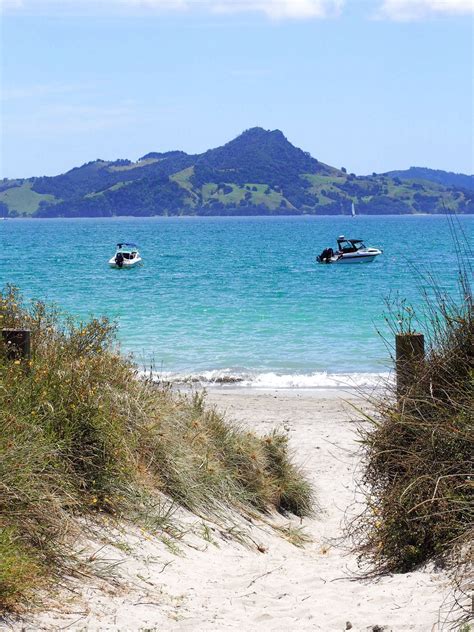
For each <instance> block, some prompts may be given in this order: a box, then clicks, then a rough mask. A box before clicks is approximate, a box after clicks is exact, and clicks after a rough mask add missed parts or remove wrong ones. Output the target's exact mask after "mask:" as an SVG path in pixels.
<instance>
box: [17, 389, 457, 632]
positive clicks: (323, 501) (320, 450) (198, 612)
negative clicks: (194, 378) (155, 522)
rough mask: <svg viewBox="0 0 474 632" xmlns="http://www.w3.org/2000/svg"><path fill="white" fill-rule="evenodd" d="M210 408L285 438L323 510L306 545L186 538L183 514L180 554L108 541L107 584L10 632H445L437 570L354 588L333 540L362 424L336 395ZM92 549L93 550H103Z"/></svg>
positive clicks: (233, 398) (309, 523)
mask: <svg viewBox="0 0 474 632" xmlns="http://www.w3.org/2000/svg"><path fill="white" fill-rule="evenodd" d="M342 397H344V398H345V399H350V398H349V397H348V396H347V395H346V396H344V395H342ZM208 401H209V402H210V403H213V404H215V405H217V406H218V407H219V408H220V409H224V410H226V411H227V413H228V417H229V418H231V419H235V420H237V421H240V422H243V423H245V424H246V425H248V426H249V427H250V428H253V429H255V430H257V432H260V433H266V432H268V431H270V430H271V429H272V428H275V427H278V428H285V429H286V430H287V431H288V432H289V436H290V445H291V447H292V449H293V451H294V454H295V459H296V460H297V461H298V462H299V463H300V464H301V465H302V466H303V467H304V469H305V471H306V473H307V475H308V476H309V478H310V480H311V481H312V482H313V484H314V485H315V487H316V491H317V495H318V499H319V503H320V505H321V510H322V511H321V513H320V514H319V516H318V517H316V518H315V519H311V520H304V521H303V522H302V523H301V524H302V526H303V527H304V529H305V532H306V534H307V535H308V536H310V537H311V539H312V541H311V542H309V543H308V544H306V545H305V547H304V548H297V547H295V546H294V545H292V544H290V543H289V542H288V541H286V540H285V539H283V538H281V537H279V536H278V535H276V534H275V532H274V530H272V529H271V528H270V527H268V526H267V525H265V524H258V523H254V524H249V523H245V524H241V525H240V527H239V528H241V529H243V530H247V531H248V534H249V535H250V537H251V539H250V540H249V539H248V540H247V541H248V542H250V546H244V545H243V544H242V543H239V542H236V541H233V540H231V539H229V538H228V536H227V535H226V533H225V531H224V530H222V529H219V528H218V527H217V526H216V525H208V528H207V529H206V531H205V533H206V536H207V540H210V541H206V540H205V539H202V538H200V537H197V535H193V533H192V532H191V531H194V532H195V533H196V532H201V533H203V534H204V527H203V523H202V521H200V520H198V519H196V518H191V517H190V516H189V515H185V514H184V512H181V514H180V515H182V517H183V520H184V521H187V524H188V525H189V528H190V532H189V534H188V535H187V536H186V538H185V542H187V544H184V543H182V544H181V545H180V548H181V554H180V555H177V554H175V553H173V552H172V551H170V550H169V549H168V548H166V546H165V545H164V544H163V543H162V542H161V541H160V540H158V539H156V538H151V539H144V538H143V536H142V534H141V533H139V532H138V531H137V530H135V529H127V532H126V533H124V534H123V535H122V536H121V541H122V545H121V547H120V548H117V547H115V546H111V545H110V544H109V545H106V546H105V547H104V548H102V549H101V550H100V551H98V552H97V558H98V559H99V560H100V564H102V565H103V567H104V573H105V575H106V576H109V575H110V572H111V570H112V569H110V568H109V567H107V564H111V565H113V572H114V577H115V578H114V580H113V581H112V582H110V581H101V580H96V579H90V578H84V581H83V582H79V581H77V580H72V582H71V583H70V584H68V586H67V587H66V588H64V589H63V590H62V591H61V593H60V594H58V595H57V598H56V599H55V600H54V601H53V602H51V604H50V608H49V609H48V611H46V612H44V611H43V612H36V613H33V614H31V615H30V616H29V617H28V618H27V619H24V620H23V621H21V622H16V623H14V624H13V627H14V628H15V629H20V628H23V629H25V630H38V629H47V630H51V629H60V628H66V627H67V629H69V630H84V629H86V630H98V629H100V630H109V629H110V630H140V629H141V630H155V629H156V630H160V631H162V630H200V631H205V630H241V631H250V630H272V631H279V630H282V631H285V632H291V631H293V630H295V631H296V630H324V631H326V632H331V631H333V630H334V631H342V630H345V629H346V622H350V624H349V623H348V624H347V629H352V630H353V631H366V630H372V628H373V627H374V626H377V625H378V626H380V627H382V626H385V627H384V628H383V629H384V630H385V631H388V630H393V631H394V632H395V631H396V632H403V631H405V630H419V631H427V632H429V631H434V630H442V629H445V625H444V624H443V621H445V619H446V612H447V611H448V610H449V600H447V595H449V585H448V581H447V577H446V576H445V575H444V574H443V573H440V572H435V571H433V569H432V568H429V569H427V570H423V571H416V572H412V573H408V574H406V575H390V576H386V577H383V578H381V579H379V580H378V581H367V580H361V579H357V575H356V572H357V563H356V559H355V557H354V556H353V555H351V554H348V552H347V542H344V541H343V540H342V539H341V536H342V525H343V521H344V517H345V516H346V517H347V516H348V515H350V513H351V512H353V511H354V508H353V502H354V499H355V495H356V494H355V480H354V474H355V471H356V468H357V466H358V458H357V455H356V450H357V443H356V436H355V426H356V423H355V422H356V421H357V419H358V418H360V415H359V414H358V413H357V411H355V410H354V409H353V408H351V406H350V405H349V404H348V403H344V402H343V400H342V399H341V394H338V393H334V392H325V393H324V392H305V391H275V392H259V391H255V390H235V389H224V390H214V391H211V392H210V393H209V395H208ZM352 401H354V398H352ZM359 404H361V402H360V401H359ZM280 523H281V524H282V525H287V524H288V520H287V519H281V520H280ZM293 524H294V525H295V526H300V521H299V520H293ZM88 546H89V549H90V550H91V551H93V550H96V549H99V548H100V547H101V546H102V543H101V542H99V541H97V542H90V543H89V544H88ZM124 548H126V551H124V550H123V549H124ZM117 563H118V564H117ZM349 626H352V627H351V628H349Z"/></svg>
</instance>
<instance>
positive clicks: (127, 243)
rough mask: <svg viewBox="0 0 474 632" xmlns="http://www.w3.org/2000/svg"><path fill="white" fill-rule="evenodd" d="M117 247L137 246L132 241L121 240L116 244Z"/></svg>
mask: <svg viewBox="0 0 474 632" xmlns="http://www.w3.org/2000/svg"><path fill="white" fill-rule="evenodd" d="M117 248H138V246H137V244H133V243H132V242H127V241H121V242H120V243H119V244H117Z"/></svg>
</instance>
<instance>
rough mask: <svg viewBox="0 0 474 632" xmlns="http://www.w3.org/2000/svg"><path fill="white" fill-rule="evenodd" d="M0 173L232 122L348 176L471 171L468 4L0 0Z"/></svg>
mask: <svg viewBox="0 0 474 632" xmlns="http://www.w3.org/2000/svg"><path fill="white" fill-rule="evenodd" d="M0 20H1V43H0V45H1V60H0V61H1V74H0V88H1V92H0V107H1V110H0V123H1V136H2V145H1V148H0V177H2V178H3V177H8V178H14V177H30V176H40V175H56V174H58V173H63V172H65V171H67V170H68V169H71V168H73V167H75V166H79V165H81V164H83V163H85V162H89V161H90V160H95V159H97V158H102V159H104V160H116V159H118V158H128V159H131V160H136V159H138V158H139V157H140V156H142V155H144V154H146V153H148V152H151V151H167V150H171V149H181V150H184V151H187V152H189V153H199V152H202V151H205V150H206V149H209V148H211V147H216V146H219V145H222V144H224V143H226V142H228V141H229V140H231V139H232V138H234V137H235V136H237V135H238V134H240V133H241V132H242V131H243V130H245V129H248V128H251V127H255V126H260V127H263V128H265V129H280V130H282V132H283V133H284V134H285V136H286V137H287V138H288V140H290V141H291V142H292V143H293V144H295V145H297V146H298V147H301V148H302V149H304V150H305V151H309V152H310V153H311V154H312V155H313V156H314V157H315V158H317V159H318V160H320V161H322V162H325V163H327V164H330V165H333V166H336V167H342V166H344V167H345V168H346V169H347V170H348V171H349V172H354V173H356V174H358V175H364V174H369V173H372V172H376V173H381V172H384V171H389V170H392V169H406V168H408V167H410V166H412V165H414V166H424V167H430V168H434V169H445V170H448V171H455V172H462V173H473V172H474V143H473V128H474V120H473V112H474V99H473V92H474V86H473V83H474V48H473V46H474V45H473V31H474V0H0Z"/></svg>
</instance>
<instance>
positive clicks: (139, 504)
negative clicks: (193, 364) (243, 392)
mask: <svg viewBox="0 0 474 632" xmlns="http://www.w3.org/2000/svg"><path fill="white" fill-rule="evenodd" d="M0 327H5V328H14V327H17V328H28V329H31V332H32V334H31V336H32V348H33V355H32V359H31V362H29V363H28V364H27V365H25V362H21V363H18V362H15V361H11V360H8V359H7V356H6V350H5V348H2V346H1V345H0V611H1V610H2V609H3V610H7V609H11V608H13V607H15V605H17V604H19V603H21V602H22V601H23V600H25V599H26V598H27V597H28V594H29V593H30V592H31V590H32V589H34V588H35V587H37V586H39V585H41V584H42V583H43V582H44V581H45V580H46V579H48V580H49V581H51V580H52V579H54V578H55V577H58V576H60V575H61V573H64V572H65V571H66V570H68V572H71V571H73V569H74V566H75V559H74V553H73V549H72V544H73V542H74V536H75V535H76V533H75V530H76V529H77V521H76V520H74V517H75V516H78V515H82V516H84V515H89V516H94V514H95V515H96V514H97V513H98V512H100V513H107V514H109V515H110V516H114V517H117V518H123V519H128V520H133V521H139V522H140V523H141V524H142V525H143V524H145V525H146V526H147V527H150V528H153V529H154V530H158V531H159V530H162V531H163V532H165V531H166V534H167V537H169V538H173V537H174V535H175V534H179V529H178V528H177V527H175V526H174V524H173V523H174V518H173V512H172V510H170V507H173V506H175V505H176V504H179V505H181V506H184V507H186V508H188V509H190V510H191V511H195V512H196V513H199V514H200V515H204V514H207V515H210V516H212V515H217V514H222V512H225V511H226V510H228V509H229V508H236V509H238V510H239V511H240V512H241V513H244V514H245V513H246V512H248V513H253V512H255V511H256V510H257V511H260V512H268V511H271V510H277V511H281V512H285V511H291V512H293V513H296V514H297V515H299V516H303V515H307V514H309V513H310V511H311V507H312V492H311V489H310V486H309V484H308V482H307V481H306V479H305V478H304V477H303V476H302V474H301V473H300V472H299V471H298V469H297V468H296V467H295V466H294V465H293V464H292V463H291V461H290V459H289V455H288V447H287V443H286V437H284V436H282V435H279V434H277V433H275V434H272V435H270V436H268V437H264V438H259V437H257V436H256V435H254V434H252V433H249V432H244V431H243V430H241V429H239V428H238V427H236V426H234V425H232V424H229V423H227V422H225V420H224V419H223V418H222V416H221V415H219V414H218V413H217V412H216V411H214V410H210V409H208V408H206V406H205V404H204V400H203V397H202V396H199V395H193V396H189V397H184V396H179V395H177V394H176V393H173V392H172V391H170V390H169V389H167V388H159V387H157V386H156V385H155V384H152V383H150V382H147V381H144V380H139V379H137V373H136V369H135V367H134V365H133V363H132V362H131V361H130V360H129V359H127V358H124V357H122V356H121V355H119V353H118V352H117V350H116V347H115V346H114V345H115V342H114V340H115V339H114V334H115V330H114V326H113V325H111V324H110V322H109V321H108V320H107V319H93V320H91V321H90V322H87V323H77V322H75V321H73V320H71V319H68V318H63V317H62V316H61V315H60V314H59V313H58V312H57V311H56V310H55V309H53V308H50V307H48V306H46V305H45V304H43V303H41V302H35V303H32V304H31V305H28V306H25V305H24V304H22V301H21V299H20V296H19V294H18V292H17V290H16V289H14V288H11V287H8V288H7V289H6V290H5V291H4V293H3V294H0Z"/></svg>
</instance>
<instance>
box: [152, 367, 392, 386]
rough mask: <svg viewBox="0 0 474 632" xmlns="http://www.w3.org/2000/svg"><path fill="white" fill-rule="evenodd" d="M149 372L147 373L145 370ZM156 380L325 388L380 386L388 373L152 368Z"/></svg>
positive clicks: (180, 382)
mask: <svg viewBox="0 0 474 632" xmlns="http://www.w3.org/2000/svg"><path fill="white" fill-rule="evenodd" d="M147 375H148V376H149V374H147ZM152 378H153V379H154V380H155V381H160V382H170V383H172V384H197V385H200V386H203V387H205V386H208V385H236V386H241V387H246V388H259V389H328V388H339V389H341V388H343V389H346V388H354V389H355V388H382V387H384V386H385V385H386V384H387V381H388V380H389V379H390V374H389V373H328V372H327V371H320V372H314V373H274V372H271V371H270V372H266V373H263V372H262V373H258V372H255V373H253V372H250V371H233V370H232V369H216V370H212V371H201V372H190V373H171V372H162V373H158V372H155V373H153V374H152Z"/></svg>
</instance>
